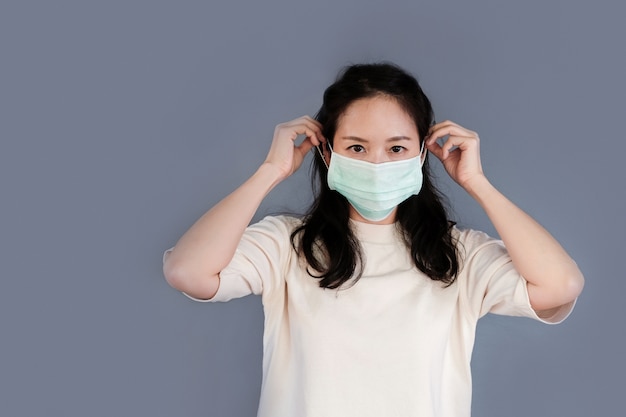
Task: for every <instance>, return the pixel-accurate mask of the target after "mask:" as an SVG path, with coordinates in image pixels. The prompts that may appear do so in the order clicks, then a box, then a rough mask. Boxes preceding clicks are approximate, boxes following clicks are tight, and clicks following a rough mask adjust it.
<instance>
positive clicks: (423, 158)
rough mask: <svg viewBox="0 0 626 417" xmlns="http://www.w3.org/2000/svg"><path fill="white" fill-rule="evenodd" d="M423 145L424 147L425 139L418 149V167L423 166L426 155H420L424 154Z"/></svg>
mask: <svg viewBox="0 0 626 417" xmlns="http://www.w3.org/2000/svg"><path fill="white" fill-rule="evenodd" d="M424 145H426V138H424V139H423V140H422V146H421V148H420V154H419V157H420V165H424V162H425V161H426V154H424V155H422V153H423V152H424ZM426 152H428V150H426Z"/></svg>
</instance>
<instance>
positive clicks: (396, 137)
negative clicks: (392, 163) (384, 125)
mask: <svg viewBox="0 0 626 417" xmlns="http://www.w3.org/2000/svg"><path fill="white" fill-rule="evenodd" d="M342 139H348V140H353V141H355V142H361V143H367V142H369V140H367V139H363V138H360V137H358V136H343V137H342ZM403 140H411V138H410V137H408V136H393V137H390V138H389V139H387V140H386V141H385V142H399V141H403Z"/></svg>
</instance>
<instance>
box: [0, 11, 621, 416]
mask: <svg viewBox="0 0 626 417" xmlns="http://www.w3.org/2000/svg"><path fill="white" fill-rule="evenodd" d="M625 12H626V8H625V7H624V6H622V5H620V2H619V1H615V2H609V1H594V2H591V1H568V2H566V1H538V0H534V1H528V0H526V1H516V2H506V1H496V0H491V1H487V0H481V1H471V2H470V1H463V0H456V1H455V0H447V1H432V2H427V1H417V0H413V1H408V0H407V1H402V0H391V1H384V2H383V1H359V0H347V1H331V0H319V1H309V2H294V1H287V0H284V1H252V0H249V1H238V2H237V1H225V0H222V1H215V0H213V1H171V2H166V1H147V0H135V1H133V0H128V1H100V2H85V1H56V2H43V1H40V2H35V1H30V2H26V1H9V0H4V1H3V2H2V3H1V5H0V48H1V49H0V135H1V136H0V137H1V148H0V149H1V150H0V182H1V183H0V185H1V187H0V190H1V193H2V194H1V198H2V205H1V207H2V208H1V213H2V216H1V220H0V234H1V240H0V242H1V245H2V246H1V247H0V250H1V251H0V253H1V260H2V279H1V289H0V330H1V343H0V397H1V399H0V415H2V416H77V417H78V416H81V417H82V416H112V415H116V416H153V417H157V416H241V417H244V416H252V415H254V414H255V411H256V406H257V401H258V395H259V388H260V378H261V355H262V352H261V336H262V324H263V321H262V320H263V319H262V309H261V304H260V299H259V298H258V297H246V298H244V299H240V300H235V301H232V302H230V303H225V304H219V305H207V304H201V303H194V302H192V301H190V300H188V299H186V298H185V297H184V296H182V295H180V294H179V293H177V292H176V291H175V290H173V289H171V288H170V287H169V286H168V285H167V284H166V282H165V280H164V278H163V275H162V271H161V255H162V252H163V250H165V249H166V248H168V247H169V246H171V245H173V244H174V243H175V242H176V240H177V239H178V237H179V236H180V235H181V234H182V233H183V232H184V231H185V230H186V229H187V228H188V227H189V226H190V225H191V224H192V223H193V221H195V219H197V218H198V217H199V216H200V215H201V214H202V213H203V212H204V211H206V210H207V209H208V208H209V207H211V205H212V204H214V203H216V202H217V201H218V200H219V199H221V198H222V197H224V196H225V195H226V194H227V193H229V192H230V191H231V190H233V189H234V188H235V187H236V186H238V185H239V184H240V183H241V182H242V181H244V180H245V179H246V178H247V177H248V176H249V175H250V174H251V173H253V172H254V170H255V169H256V167H257V166H258V165H259V164H260V163H261V162H262V161H263V159H264V157H265V155H266V153H267V150H268V149H269V144H270V141H271V137H272V133H273V129H274V126H275V125H276V124H277V123H280V122H283V121H287V120H290V119H292V118H295V117H297V116H300V115H302V114H311V115H312V114H314V113H315V111H316V110H317V108H318V107H319V105H320V103H321V95H322V92H323V89H324V88H325V87H326V86H327V85H328V84H330V83H331V82H332V80H333V79H334V77H335V74H336V72H337V71H338V70H339V69H340V68H341V67H342V66H344V65H346V64H349V63H354V62H362V61H376V60H391V61H395V62H397V63H398V64H400V65H402V66H404V67H405V68H407V69H409V70H410V71H412V72H413V73H414V74H415V75H417V76H418V78H419V79H420V81H421V82H422V84H423V86H424V88H425V90H426V92H427V94H429V96H430V98H431V99H432V101H433V103H434V106H435V110H436V115H437V119H438V120H443V119H452V120H454V121H457V122H458V123H460V124H462V125H464V126H466V127H468V128H470V129H473V130H476V131H478V132H479V134H480V136H481V139H482V159H483V164H484V169H485V171H486V173H487V175H488V177H489V178H490V179H491V180H492V182H493V183H494V184H496V186H497V187H499V188H500V189H501V190H502V191H503V192H504V193H505V194H506V195H508V196H509V197H510V198H511V199H512V200H514V201H515V202H517V203H518V204H519V205H520V206H522V207H523V208H524V209H525V210H527V211H528V212H529V213H530V214H531V215H533V216H534V217H536V218H537V219H538V220H539V221H540V222H541V223H542V224H544V225H545V226H546V227H547V228H548V229H549V230H550V231H551V232H552V233H553V234H554V235H555V236H556V237H557V238H558V239H559V240H560V241H561V242H562V244H563V245H564V246H565V248H566V249H567V250H568V251H569V252H570V254H571V255H572V256H573V257H574V259H576V260H577V262H578V264H579V265H580V267H581V269H582V270H583V272H584V273H585V275H586V279H587V284H586V288H585V291H584V293H583V295H582V296H581V297H580V299H579V301H578V305H577V306H576V309H575V311H574V313H573V314H572V315H571V316H570V318H569V319H568V320H567V321H566V322H565V323H564V324H562V325H559V326H546V325H542V324H540V323H536V322H534V321H531V320H528V319H515V318H507V317H491V316H489V317H487V318H485V319H483V320H482V321H481V324H480V325H479V329H478V339H477V343H476V347H475V352H474V359H473V369H474V403H473V411H474V416H481V417H489V416H493V417H501V416H510V417H514V416H530V415H532V416H571V417H579V416H580V417H588V416H591V415H598V416H600V415H601V416H622V415H623V413H624V410H623V396H624V392H625V388H626V384H625V383H624V375H625V374H626V360H624V356H623V355H624V352H626V334H625V330H624V329H625V328H626V326H625V325H624V317H626V303H625V302H624V294H625V293H626V281H625V280H624V278H623V274H622V267H621V263H622V262H623V260H624V249H625V247H626V245H625V238H624V236H626V227H625V225H626V221H625V220H624V213H625V212H626V199H625V196H624V190H625V188H624V180H625V179H626V172H625V169H624V164H623V163H622V160H623V158H624V155H625V151H626V146H625V144H624V125H623V124H624V122H623V121H624V116H625V111H624V110H625V104H624V97H625V96H626V83H625V81H624V74H626V54H625V53H624V44H623V42H624V39H626V29H625V26H624V24H623V17H624V15H625ZM434 165H436V166H437V167H439V164H438V163H436V164H434ZM437 172H438V174H439V175H438V176H439V178H440V182H439V184H440V185H441V188H442V190H443V191H444V192H445V193H447V194H448V195H449V196H450V200H451V202H452V205H453V207H454V216H455V218H456V219H457V220H458V221H459V222H460V223H461V224H462V225H464V226H469V227H474V228H478V229H482V230H485V231H487V232H489V233H493V227H492V226H491V225H490V223H489V221H488V220H487V218H486V216H485V215H484V214H483V213H482V212H481V210H480V208H479V207H478V206H477V204H476V203H474V202H473V201H472V200H471V199H470V198H469V197H467V196H466V195H465V194H464V193H463V192H462V190H460V188H459V187H458V186H456V185H455V184H454V183H452V182H451V181H450V180H449V179H448V178H447V177H446V176H445V174H444V173H443V171H442V170H441V169H439V168H437ZM308 187H309V186H308V180H307V170H306V169H302V170H301V171H300V172H298V173H297V174H296V175H295V176H294V177H292V178H291V179H290V180H289V181H287V182H285V183H283V184H281V185H280V186H279V187H278V188H277V189H276V190H275V191H273V192H272V194H271V195H270V196H269V197H268V199H267V200H266V201H265V202H264V204H263V206H262V208H261V210H260V212H259V213H258V215H257V217H256V219H259V218H260V217H261V216H263V215H264V214H267V213H272V212H278V211H282V210H301V209H302V208H303V207H305V206H306V204H307V203H308V201H309V188H308Z"/></svg>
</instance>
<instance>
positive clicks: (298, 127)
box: [282, 119, 324, 145]
mask: <svg viewBox="0 0 626 417" xmlns="http://www.w3.org/2000/svg"><path fill="white" fill-rule="evenodd" d="M282 129H285V132H284V133H286V134H288V135H289V138H290V139H291V140H292V141H295V140H296V138H297V137H298V135H304V136H306V137H307V138H311V139H313V143H314V144H316V145H320V144H321V143H322V142H323V140H324V139H323V138H324V136H323V135H322V131H321V129H320V128H319V127H318V126H317V125H316V124H314V123H311V122H309V121H307V120H304V119H302V120H300V121H299V122H298V123H296V121H292V122H287V124H285V125H283V126H282Z"/></svg>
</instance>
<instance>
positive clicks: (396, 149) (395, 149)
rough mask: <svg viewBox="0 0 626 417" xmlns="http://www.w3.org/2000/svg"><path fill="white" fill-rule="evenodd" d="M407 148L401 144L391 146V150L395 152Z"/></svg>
mask: <svg viewBox="0 0 626 417" xmlns="http://www.w3.org/2000/svg"><path fill="white" fill-rule="evenodd" d="M404 150H406V148H405V147H404V146H400V145H396V146H392V147H391V152H393V153H400V152H402V151H404Z"/></svg>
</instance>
